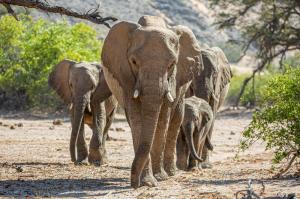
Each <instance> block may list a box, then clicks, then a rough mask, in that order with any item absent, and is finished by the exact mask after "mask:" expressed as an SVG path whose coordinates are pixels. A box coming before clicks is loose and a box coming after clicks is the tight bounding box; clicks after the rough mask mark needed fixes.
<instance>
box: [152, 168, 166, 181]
mask: <svg viewBox="0 0 300 199" xmlns="http://www.w3.org/2000/svg"><path fill="white" fill-rule="evenodd" d="M154 177H155V178H156V180H157V181H164V180H167V179H168V177H169V176H168V174H167V172H166V171H165V170H164V169H163V168H160V169H159V171H158V172H154Z"/></svg>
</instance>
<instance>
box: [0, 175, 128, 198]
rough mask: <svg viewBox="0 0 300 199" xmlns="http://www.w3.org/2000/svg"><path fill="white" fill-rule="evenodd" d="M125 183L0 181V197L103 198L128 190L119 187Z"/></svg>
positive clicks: (102, 180) (103, 180) (95, 180)
mask: <svg viewBox="0 0 300 199" xmlns="http://www.w3.org/2000/svg"><path fill="white" fill-rule="evenodd" d="M127 181H128V179H127V178H102V179H43V180H2V181H0V197H1V196H17V197H26V196H37V197H53V196H55V197H77V198H78V197H86V196H104V195H106V194H108V193H109V192H110V191H111V190H115V191H120V190H125V189H130V186H120V183H121V182H127ZM128 184H129V183H128ZM100 191H101V193H99V192H100ZM105 191H107V192H105Z"/></svg>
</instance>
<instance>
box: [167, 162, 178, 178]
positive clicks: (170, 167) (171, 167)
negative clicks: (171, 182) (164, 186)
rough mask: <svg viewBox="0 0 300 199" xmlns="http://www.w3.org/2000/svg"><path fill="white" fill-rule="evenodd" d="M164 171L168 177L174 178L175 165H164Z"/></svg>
mask: <svg viewBox="0 0 300 199" xmlns="http://www.w3.org/2000/svg"><path fill="white" fill-rule="evenodd" d="M165 171H166V172H167V174H168V175H169V176H175V174H176V171H177V167H176V164H175V163H173V162H172V163H171V164H165Z"/></svg>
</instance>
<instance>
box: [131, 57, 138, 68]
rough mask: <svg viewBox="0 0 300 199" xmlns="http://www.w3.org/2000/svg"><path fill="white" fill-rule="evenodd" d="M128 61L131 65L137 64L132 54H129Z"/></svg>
mask: <svg viewBox="0 0 300 199" xmlns="http://www.w3.org/2000/svg"><path fill="white" fill-rule="evenodd" d="M130 62H131V64H132V65H133V66H137V61H136V59H135V57H134V56H131V58H130Z"/></svg>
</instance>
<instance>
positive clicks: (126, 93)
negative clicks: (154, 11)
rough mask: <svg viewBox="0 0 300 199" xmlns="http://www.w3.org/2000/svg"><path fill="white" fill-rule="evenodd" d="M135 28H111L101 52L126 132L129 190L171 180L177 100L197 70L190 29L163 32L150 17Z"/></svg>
mask: <svg viewBox="0 0 300 199" xmlns="http://www.w3.org/2000/svg"><path fill="white" fill-rule="evenodd" d="M139 23H140V24H137V23H130V22H120V23H118V24H116V25H114V27H112V29H111V30H110V31H109V33H108V35H107V37H106V39H105V41H104V45H103V50H102V61H103V65H104V75H105V79H106V80H107V83H108V85H109V87H110V89H111V91H112V93H113V94H114V95H115V96H116V98H117V100H118V102H119V103H120V104H121V106H123V107H124V109H125V113H126V116H127V119H128V122H129V125H130V127H131V131H132V137H133V145H134V151H135V157H134V160H133V163H132V168H131V186H132V187H134V188H137V187H139V186H140V181H141V182H142V184H143V185H148V186H155V185H156V184H157V180H164V179H166V178H167V177H168V174H169V175H174V172H175V169H176V162H175V154H176V139H177V135H178V131H179V127H180V124H181V122H182V115H183V101H182V99H183V97H184V95H185V92H186V90H187V89H188V87H189V85H190V83H191V80H192V78H193V73H194V72H199V71H200V69H201V65H200V63H201V62H200V61H199V59H200V58H199V52H200V48H199V46H198V43H197V40H196V38H195V36H194V34H193V33H192V31H191V30H190V29H188V28H186V27H184V26H177V27H170V28H169V27H167V25H166V24H165V23H164V22H163V20H162V19H161V18H159V17H154V16H144V17H141V19H140V20H139ZM169 123H170V125H169ZM150 154H151V157H150ZM151 164H152V165H151ZM152 169H153V171H152ZM153 173H154V176H155V178H154V176H153ZM167 173H168V174H167Z"/></svg>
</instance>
